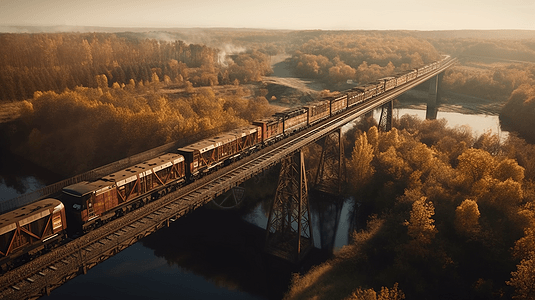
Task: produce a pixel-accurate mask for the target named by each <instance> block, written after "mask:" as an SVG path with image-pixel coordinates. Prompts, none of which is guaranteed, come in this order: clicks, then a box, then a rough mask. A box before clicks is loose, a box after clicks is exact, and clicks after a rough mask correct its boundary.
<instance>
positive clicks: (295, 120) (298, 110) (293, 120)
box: [274, 107, 308, 135]
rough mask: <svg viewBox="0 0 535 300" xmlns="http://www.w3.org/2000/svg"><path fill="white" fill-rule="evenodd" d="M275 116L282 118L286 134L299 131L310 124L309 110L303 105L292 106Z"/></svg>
mask: <svg viewBox="0 0 535 300" xmlns="http://www.w3.org/2000/svg"><path fill="white" fill-rule="evenodd" d="M274 116H275V117H279V118H281V119H282V122H283V131H284V134H285V135H288V134H292V133H293V132H296V131H299V130H301V129H303V128H304V127H306V126H307V125H308V122H307V119H308V112H307V110H306V109H305V108H303V107H295V108H290V109H287V110H285V111H283V112H279V113H276V114H275V115H274Z"/></svg>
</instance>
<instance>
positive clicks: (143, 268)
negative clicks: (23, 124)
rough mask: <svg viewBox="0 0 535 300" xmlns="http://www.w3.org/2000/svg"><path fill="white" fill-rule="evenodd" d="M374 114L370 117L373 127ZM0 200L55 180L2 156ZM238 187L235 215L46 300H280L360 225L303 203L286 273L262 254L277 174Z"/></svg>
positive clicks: (207, 220) (338, 209) (215, 215)
mask: <svg viewBox="0 0 535 300" xmlns="http://www.w3.org/2000/svg"><path fill="white" fill-rule="evenodd" d="M401 106H402V107H403V108H395V109H394V116H395V117H401V116H402V115H404V114H409V115H416V116H418V117H419V118H421V119H424V118H425V116H426V111H425V109H422V105H421V104H420V105H419V106H418V105H417V106H416V107H414V106H407V105H405V104H402V105H401ZM379 115H380V111H376V112H375V113H374V117H375V118H376V120H378V119H379ZM441 118H444V119H446V120H447V122H448V126H449V127H455V126H464V125H468V126H470V127H471V128H472V130H473V133H474V135H480V134H482V133H485V132H486V131H488V130H490V131H492V132H493V133H496V134H498V135H499V136H500V138H501V139H504V138H505V137H506V136H507V132H505V131H502V130H501V128H500V123H499V119H498V116H497V115H489V114H488V111H482V112H481V113H479V114H478V113H470V114H466V113H460V112H453V111H444V112H443V111H440V109H439V111H438V113H437V119H441ZM2 157H3V158H2V163H1V165H0V167H1V168H0V200H7V199H10V198H13V197H16V196H17V195H20V194H21V193H27V192H30V191H33V190H36V189H38V188H40V187H43V186H45V185H46V184H50V183H53V182H55V181H57V180H59V178H57V175H54V174H52V173H49V172H47V171H46V170H42V169H40V168H39V167H37V166H34V165H32V164H31V163H28V162H26V161H24V160H23V159H21V158H19V157H15V156H12V155H10V154H9V153H8V152H6V151H5V149H3V153H2ZM275 169H277V168H274V170H271V171H269V172H267V173H266V174H264V176H260V177H259V178H255V179H254V180H252V181H251V182H248V183H245V185H244V187H245V200H244V201H246V202H249V203H248V204H246V205H245V208H242V209H240V210H239V211H219V210H213V209H206V208H201V209H199V210H197V211H195V212H193V213H191V214H190V215H188V216H186V217H183V218H181V219H179V220H177V221H176V222H174V223H172V224H171V226H170V227H169V228H164V229H161V230H159V231H158V232H156V233H154V234H152V235H151V236H148V237H146V238H144V239H143V240H141V241H140V242H138V243H136V244H134V245H133V246H131V247H129V248H128V249H126V250H124V251H122V252H120V253H119V254H117V255H115V256H114V257H112V258H110V259H108V260H107V261H105V262H103V263H101V264H100V265H98V266H96V267H94V268H93V269H91V270H90V271H89V272H88V274H86V275H80V276H78V277H76V278H74V279H73V280H71V281H69V282H67V283H66V284H65V285H63V286H61V287H59V288H58V289H56V290H54V291H53V292H52V294H51V296H49V297H47V299H72V297H73V296H74V295H76V298H77V299H95V298H98V299H118V298H120V299H124V298H130V299H170V298H175V299H280V298H281V297H282V295H283V294H284V293H285V292H286V290H287V288H288V283H289V282H290V279H291V274H292V272H302V271H306V270H307V269H308V268H310V267H311V266H313V265H315V264H318V263H320V262H322V261H324V260H325V259H327V258H328V256H329V254H330V253H332V251H336V249H339V248H341V247H342V246H344V245H346V244H347V243H348V241H349V236H350V234H351V232H352V231H353V230H355V229H356V228H358V226H359V224H358V223H360V222H363V220H360V219H359V217H358V207H354V204H353V201H351V199H345V200H339V201H334V200H332V199H321V197H319V196H316V195H312V194H311V196H310V205H311V211H312V222H313V235H314V242H315V247H316V249H314V251H312V252H311V253H310V255H309V257H308V258H307V259H306V260H305V262H304V263H303V264H302V265H300V266H297V267H293V266H291V265H289V264H287V263H285V262H282V261H280V260H278V259H275V258H273V257H270V256H268V255H265V254H263V253H262V244H263V241H264V238H265V231H264V229H265V227H266V224H267V213H268V209H269V204H268V203H269V200H270V199H273V197H274V194H275V190H276V185H277V176H278V173H277V172H278V170H275Z"/></svg>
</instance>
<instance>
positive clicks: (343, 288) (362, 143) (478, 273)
mask: <svg viewBox="0 0 535 300" xmlns="http://www.w3.org/2000/svg"><path fill="white" fill-rule="evenodd" d="M396 123H397V124H396V125H395V126H396V128H397V129H393V130H392V131H390V132H386V133H385V132H379V131H378V130H377V127H375V126H372V127H369V123H361V124H360V125H359V127H358V128H357V129H356V130H354V131H353V132H349V133H348V135H349V136H348V137H347V139H348V140H352V141H354V142H351V145H352V146H353V147H352V148H353V150H352V151H351V152H350V153H351V157H350V158H349V159H348V172H349V176H348V178H349V185H348V195H351V196H352V197H353V198H354V199H355V206H354V209H358V211H359V216H361V217H363V216H367V218H368V221H367V225H366V226H365V228H362V229H361V230H359V231H358V232H355V233H354V234H353V241H352V242H351V244H350V245H348V246H345V247H344V248H342V249H341V250H340V251H339V253H337V255H336V256H335V257H334V258H333V259H332V260H330V261H328V262H326V263H324V264H323V265H320V266H318V267H316V268H313V269H312V270H311V271H310V272H309V273H307V274H305V275H301V276H296V278H295V279H294V281H293V283H292V287H291V289H290V291H289V292H288V294H287V295H286V299H309V298H311V297H315V298H316V299H403V298H404V297H407V299H510V298H512V297H513V298H518V299H532V295H533V292H534V290H533V288H532V287H533V286H534V283H535V281H534V278H535V273H534V269H533V268H532V266H533V264H534V260H535V255H534V253H535V234H534V232H535V230H534V226H535V222H534V221H533V220H534V218H533V217H534V216H535V205H534V203H535V202H534V201H535V185H534V184H533V182H534V180H535V163H534V160H533V154H535V146H533V145H530V144H527V143H526V142H525V141H524V140H522V139H519V138H517V137H515V136H514V135H511V136H510V137H509V138H508V139H507V140H506V141H504V142H503V141H500V139H499V138H498V137H497V136H496V135H492V134H490V133H485V134H483V135H481V136H479V137H474V136H473V135H472V133H471V130H470V128H469V127H458V128H447V127H446V122H445V120H435V121H420V120H418V119H417V118H416V117H411V116H403V117H401V119H399V120H397V121H396ZM357 203H358V206H357ZM530 297H531V298H530Z"/></svg>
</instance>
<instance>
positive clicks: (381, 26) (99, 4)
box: [0, 0, 535, 31]
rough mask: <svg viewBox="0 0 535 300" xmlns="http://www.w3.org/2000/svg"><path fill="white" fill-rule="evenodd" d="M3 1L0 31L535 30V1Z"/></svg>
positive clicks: (0, 8) (1, 0) (0, 2)
mask: <svg viewBox="0 0 535 300" xmlns="http://www.w3.org/2000/svg"><path fill="white" fill-rule="evenodd" d="M328 3H329V5H327V4H326V2H325V1H317V0H316V1H304V0H294V1H287V0H273V1H269V2H268V1H253V0H248V1H246V0H227V1H220V2H215V3H214V2H212V1H209V0H196V1H190V0H179V1H171V0H154V1H152V2H149V1H142V0H129V1H126V0H116V1H112V2H110V1H103V0H88V1H83V2H82V1H68V0H0V27H2V26H4V27H7V26H65V27H69V26H90V27H93V26H95V27H126V28H128V27H130V28H136V27H143V28H147V27H149V28H218V27H221V28H258V29H290V30H311V29H322V30H421V31H428V30H500V29H514V30H535V22H534V21H533V12H535V1H532V0H511V1H509V2H507V3H505V2H503V1H498V0H490V1H482V0H477V1H470V2H469V1H462V0H452V1H420V0H407V1H403V2H398V1H394V0H385V1H382V2H380V3H372V2H370V1H366V2H357V1H348V0H336V1H331V2H328Z"/></svg>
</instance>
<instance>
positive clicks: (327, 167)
mask: <svg viewBox="0 0 535 300" xmlns="http://www.w3.org/2000/svg"><path fill="white" fill-rule="evenodd" d="M345 181H346V164H345V157H344V144H343V142H342V128H339V129H338V130H337V131H335V132H332V133H331V134H328V135H327V136H325V138H324V141H323V149H322V151H321V156H320V162H319V165H318V171H317V172H316V177H315V179H314V188H315V189H316V190H319V191H322V192H326V193H329V194H334V195H339V194H341V193H342V183H343V182H345Z"/></svg>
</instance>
